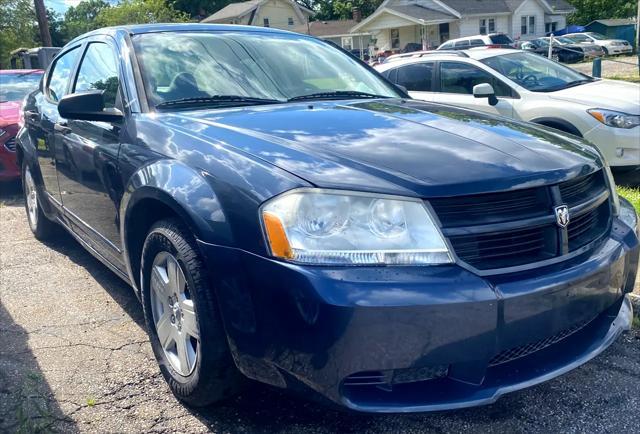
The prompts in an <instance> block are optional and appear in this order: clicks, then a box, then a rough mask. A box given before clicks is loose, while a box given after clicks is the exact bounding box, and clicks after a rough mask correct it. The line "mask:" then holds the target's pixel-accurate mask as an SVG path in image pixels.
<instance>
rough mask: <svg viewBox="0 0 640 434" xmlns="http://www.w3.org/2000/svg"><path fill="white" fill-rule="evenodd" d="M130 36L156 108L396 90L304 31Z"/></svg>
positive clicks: (379, 93) (380, 93)
mask: <svg viewBox="0 0 640 434" xmlns="http://www.w3.org/2000/svg"><path fill="white" fill-rule="evenodd" d="M133 41H134V47H135V52H136V56H137V58H138V61H139V64H140V68H141V72H142V78H143V81H144V85H145V90H146V93H147V98H148V100H149V103H150V104H151V105H152V106H155V107H159V108H168V107H176V108H179V107H180V106H182V105H184V106H188V105H192V106H194V105H198V106H208V105H224V106H225V107H228V106H234V105H237V106H240V105H257V104H263V103H264V104H266V103H277V102H286V101H289V100H292V99H295V100H303V99H309V100H312V99H334V98H335V99H346V98H373V97H378V96H380V97H399V96H401V95H400V94H399V92H398V91H397V90H396V89H395V88H394V87H393V86H392V85H390V84H389V83H388V82H386V81H385V80H384V79H382V78H381V77H379V76H378V75H377V74H375V73H372V72H371V71H370V70H369V69H367V68H366V67H365V66H363V65H362V64H361V63H360V62H359V61H357V60H356V59H354V58H352V57H350V56H349V55H347V54H345V53H343V52H341V51H340V50H338V49H336V48H334V47H332V46H330V45H329V44H327V43H325V42H322V41H318V40H315V39H312V38H308V37H300V36H292V35H289V34H277V33H266V32H264V33H262V32H246V33H239V32H224V33H222V32H216V33H205V32H181V33H175V32H174V33H150V34H141V35H137V36H135V37H134V39H133Z"/></svg>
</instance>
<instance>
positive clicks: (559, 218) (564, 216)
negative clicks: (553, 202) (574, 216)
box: [556, 205, 571, 228]
mask: <svg viewBox="0 0 640 434" xmlns="http://www.w3.org/2000/svg"><path fill="white" fill-rule="evenodd" d="M570 221H571V217H570V216H569V207H568V206H567V205H562V206H557V207H556V222H557V223H558V226H560V227H561V228H566V227H567V225H568V224H569V222H570Z"/></svg>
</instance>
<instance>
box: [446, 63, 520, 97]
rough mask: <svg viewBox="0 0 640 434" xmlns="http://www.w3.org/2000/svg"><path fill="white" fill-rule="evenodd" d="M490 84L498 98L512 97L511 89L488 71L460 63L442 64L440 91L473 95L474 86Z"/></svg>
mask: <svg viewBox="0 0 640 434" xmlns="http://www.w3.org/2000/svg"><path fill="white" fill-rule="evenodd" d="M481 83H489V84H490V85H492V86H493V88H494V90H495V91H496V96H511V88H509V86H507V85H506V84H504V83H503V82H501V81H500V80H498V79H496V78H495V77H493V76H492V75H491V74H489V73H488V72H486V71H483V70H482V69H480V68H477V67H475V66H473V65H469V64H466V63H460V62H441V63H440V91H441V92H445V93H462V94H467V95H472V94H473V86H475V85H477V84H481Z"/></svg>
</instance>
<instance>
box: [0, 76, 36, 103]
mask: <svg viewBox="0 0 640 434" xmlns="http://www.w3.org/2000/svg"><path fill="white" fill-rule="evenodd" d="M41 77H42V73H41V72H22V73H15V74H0V101H21V100H22V99H23V98H24V97H25V96H27V94H28V93H29V92H32V91H34V90H36V89H37V88H38V84H39V83H40V78H41Z"/></svg>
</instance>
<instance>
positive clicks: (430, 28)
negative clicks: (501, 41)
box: [351, 0, 574, 51]
mask: <svg viewBox="0 0 640 434" xmlns="http://www.w3.org/2000/svg"><path fill="white" fill-rule="evenodd" d="M573 11H574V8H573V6H571V5H570V4H569V3H568V2H567V1H566V0H385V1H384V2H383V3H382V4H381V5H380V7H379V8H378V9H377V10H376V11H375V12H374V13H373V14H372V15H370V16H369V17H368V18H367V19H365V20H363V21H361V22H360V23H358V24H356V25H355V26H354V27H353V28H352V29H351V32H352V33H363V32H366V33H371V34H372V35H373V38H374V41H375V46H376V48H377V50H378V51H400V50H402V49H404V48H405V47H406V45H407V44H410V43H412V44H416V43H417V44H423V43H424V44H426V45H427V47H428V48H436V47H437V46H438V45H440V44H441V43H443V42H445V41H447V40H449V39H454V38H460V37H464V36H473V35H478V34H486V33H493V32H501V33H506V34H507V35H509V36H511V37H512V38H513V39H533V38H537V37H540V36H544V35H545V34H546V33H547V32H552V31H554V30H559V29H562V28H564V27H566V22H567V15H569V14H570V13H572V12H573Z"/></svg>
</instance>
